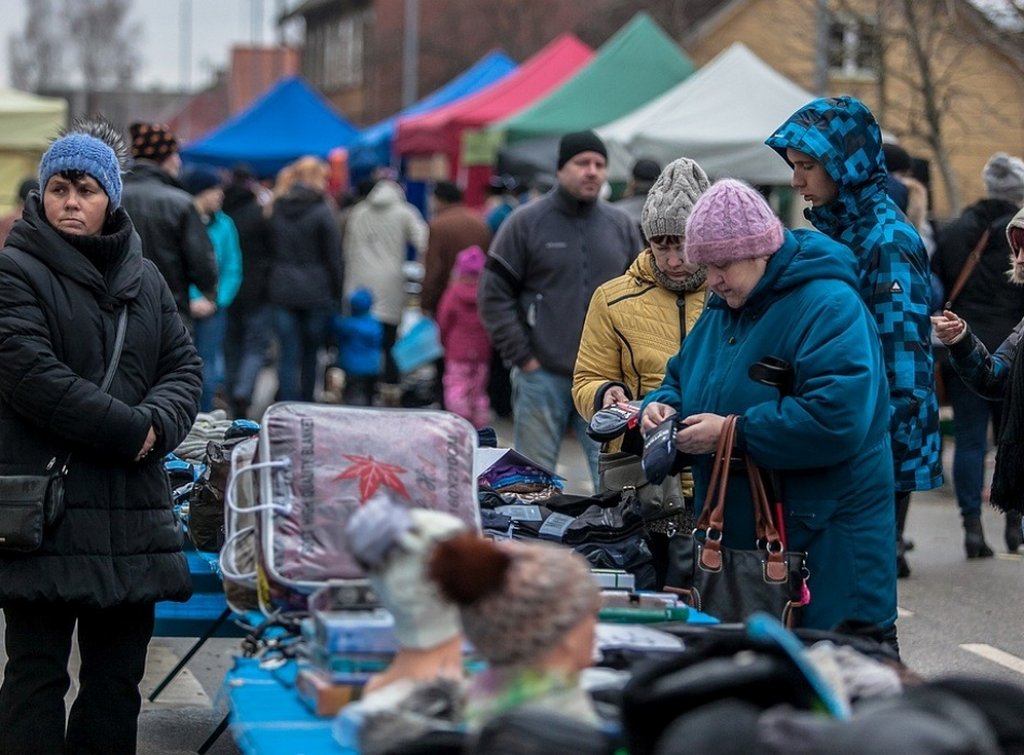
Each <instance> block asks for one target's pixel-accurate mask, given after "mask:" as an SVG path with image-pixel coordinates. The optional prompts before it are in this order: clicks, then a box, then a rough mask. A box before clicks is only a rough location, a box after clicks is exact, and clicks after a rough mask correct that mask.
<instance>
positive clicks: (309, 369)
mask: <svg viewBox="0 0 1024 755" xmlns="http://www.w3.org/2000/svg"><path fill="white" fill-rule="evenodd" d="M330 318H331V312H330V310H328V309H286V308H285V307H275V309H274V326H275V329H276V330H277V341H278V345H279V346H280V351H279V353H278V355H277V399H278V401H312V400H313V396H314V392H315V390H316V379H317V374H316V372H317V353H318V352H319V351H320V347H321V346H323V345H324V339H325V338H326V336H327V326H328V323H329V322H330Z"/></svg>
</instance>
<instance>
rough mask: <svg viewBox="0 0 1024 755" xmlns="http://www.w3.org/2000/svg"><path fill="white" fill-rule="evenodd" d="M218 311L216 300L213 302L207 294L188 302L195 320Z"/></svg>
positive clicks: (189, 310) (190, 312)
mask: <svg viewBox="0 0 1024 755" xmlns="http://www.w3.org/2000/svg"><path fill="white" fill-rule="evenodd" d="M216 311H217V304H216V302H212V301H210V300H209V299H207V298H206V297H205V296H200V297H199V298H198V299H193V300H192V301H190V302H189V303H188V312H189V314H190V315H192V319H193V320H202V319H204V318H206V317H209V316H210V315H212V314H213V313H214V312H216Z"/></svg>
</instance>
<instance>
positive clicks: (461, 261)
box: [454, 244, 487, 278]
mask: <svg viewBox="0 0 1024 755" xmlns="http://www.w3.org/2000/svg"><path fill="white" fill-rule="evenodd" d="M486 262H487V255H486V254H484V250H483V249H481V248H480V247H479V246H477V245H476V244H474V245H473V246H470V247H466V248H465V249H463V250H462V251H461V252H459V253H458V254H456V255H455V265H454V270H455V277H456V278H475V277H476V276H478V275H480V273H481V271H483V269H484V263H486Z"/></svg>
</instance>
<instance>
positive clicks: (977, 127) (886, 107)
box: [683, 0, 1024, 218]
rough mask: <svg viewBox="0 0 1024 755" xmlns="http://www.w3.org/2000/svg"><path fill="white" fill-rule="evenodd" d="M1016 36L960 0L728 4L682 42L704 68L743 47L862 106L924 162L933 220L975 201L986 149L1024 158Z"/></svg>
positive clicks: (1021, 67)
mask: <svg viewBox="0 0 1024 755" xmlns="http://www.w3.org/2000/svg"><path fill="white" fill-rule="evenodd" d="M1014 36H1015V35H1014V33H1013V32H1012V31H1009V30H1007V29H1005V28H1002V27H1000V26H997V25H995V24H993V23H992V22H991V21H990V20H989V19H988V18H986V17H985V16H983V15H982V14H981V13H980V12H979V11H977V10H976V9H975V7H974V6H972V5H971V4H970V3H968V2H967V0H731V1H729V2H724V3H722V4H721V5H720V6H719V7H718V8H717V9H716V10H715V11H713V12H711V13H710V14H708V15H707V16H706V17H705V18H704V19H703V20H702V21H701V22H700V23H699V24H697V25H695V26H694V27H693V29H692V32H691V34H689V35H688V36H687V37H686V38H685V39H684V40H683V45H684V47H685V48H686V50H687V52H688V53H689V54H690V56H691V57H692V58H693V60H694V62H695V63H697V64H698V65H702V64H704V63H706V62H707V61H708V60H710V59H711V58H712V57H714V56H715V55H716V54H717V53H719V52H720V51H722V50H724V49H725V48H726V47H728V46H729V45H730V44H731V43H732V42H736V41H740V42H743V43H744V44H746V45H747V46H748V47H750V49H751V50H753V51H754V52H755V53H756V54H757V55H758V56H760V57H761V58H762V59H764V60H765V61H766V62H767V63H768V64H770V65H771V66H773V67H774V68H776V69H777V70H778V71H780V72H781V73H783V74H785V75H786V76H788V77H789V78H791V79H792V80H793V81H795V82H796V83H798V84H800V85H801V86H803V87H805V88H806V89H808V90H809V91H812V92H814V91H820V92H823V93H824V94H827V95H839V94H851V95H854V96H855V97H858V98H860V99H861V100H863V101H864V102H865V103H866V104H867V105H868V106H869V107H870V108H871V109H872V111H873V112H874V113H875V115H876V116H877V117H878V120H879V122H880V123H881V125H882V128H883V129H884V131H885V132H887V134H889V135H891V136H893V137H896V138H897V139H898V140H899V142H900V144H901V145H902V146H903V147H904V148H905V149H906V150H907V151H908V152H910V153H911V155H913V156H915V157H919V158H924V159H926V160H927V161H928V162H929V172H930V179H931V189H932V197H933V202H932V204H933V212H934V215H935V216H936V217H938V218H946V217H949V216H951V215H953V214H955V212H956V211H957V208H958V207H959V206H963V205H966V204H968V203H970V202H972V201H974V200H975V199H977V198H978V197H980V196H981V195H982V193H983V185H982V181H981V169H982V167H983V166H984V164H985V162H986V160H988V158H989V156H990V155H991V154H992V153H993V152H996V151H1004V152H1009V153H1011V154H1015V155H1022V154H1024V41H1022V36H1024V35H1021V33H1020V32H1017V33H1016V38H1015V39H1014ZM819 51H820V54H819ZM918 61H923V63H919V62H918ZM929 90H930V91H931V92H932V93H933V94H932V96H931V97H926V96H925V92H927V91H929ZM765 136H768V135H767V134H766V135H765Z"/></svg>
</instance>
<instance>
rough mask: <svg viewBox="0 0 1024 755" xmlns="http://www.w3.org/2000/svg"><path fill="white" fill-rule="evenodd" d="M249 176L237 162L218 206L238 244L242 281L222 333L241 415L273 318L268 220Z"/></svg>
mask: <svg viewBox="0 0 1024 755" xmlns="http://www.w3.org/2000/svg"><path fill="white" fill-rule="evenodd" d="M255 181H256V178H255V176H253V175H252V173H251V172H250V171H249V169H248V168H245V167H238V168H235V170H234V171H233V172H232V175H231V183H229V184H228V186H227V187H226V188H225V189H224V212H225V213H226V214H227V215H228V217H230V218H231V219H232V220H233V221H234V222H235V228H237V229H238V243H239V245H240V246H241V247H242V285H241V287H240V288H239V289H238V294H237V295H236V296H235V300H234V301H233V302H232V303H231V307H230V308H229V309H228V329H227V335H226V337H225V339H224V362H225V370H226V372H227V382H228V394H229V398H230V400H231V408H232V413H233V414H234V416H235V417H246V416H247V415H248V413H249V404H250V403H251V402H252V393H253V389H254V388H255V387H256V379H257V377H258V376H259V373H260V370H261V369H262V368H263V364H264V361H265V360H266V355H267V349H268V348H269V346H270V337H271V334H272V333H273V322H274V320H273V313H272V311H271V309H270V304H269V302H268V301H267V279H268V277H269V273H270V260H271V254H272V248H271V243H270V223H269V222H268V221H267V219H266V217H264V214H263V207H262V206H261V205H260V203H259V200H258V199H257V197H256V194H255V192H254V191H253V185H254V183H255Z"/></svg>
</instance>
